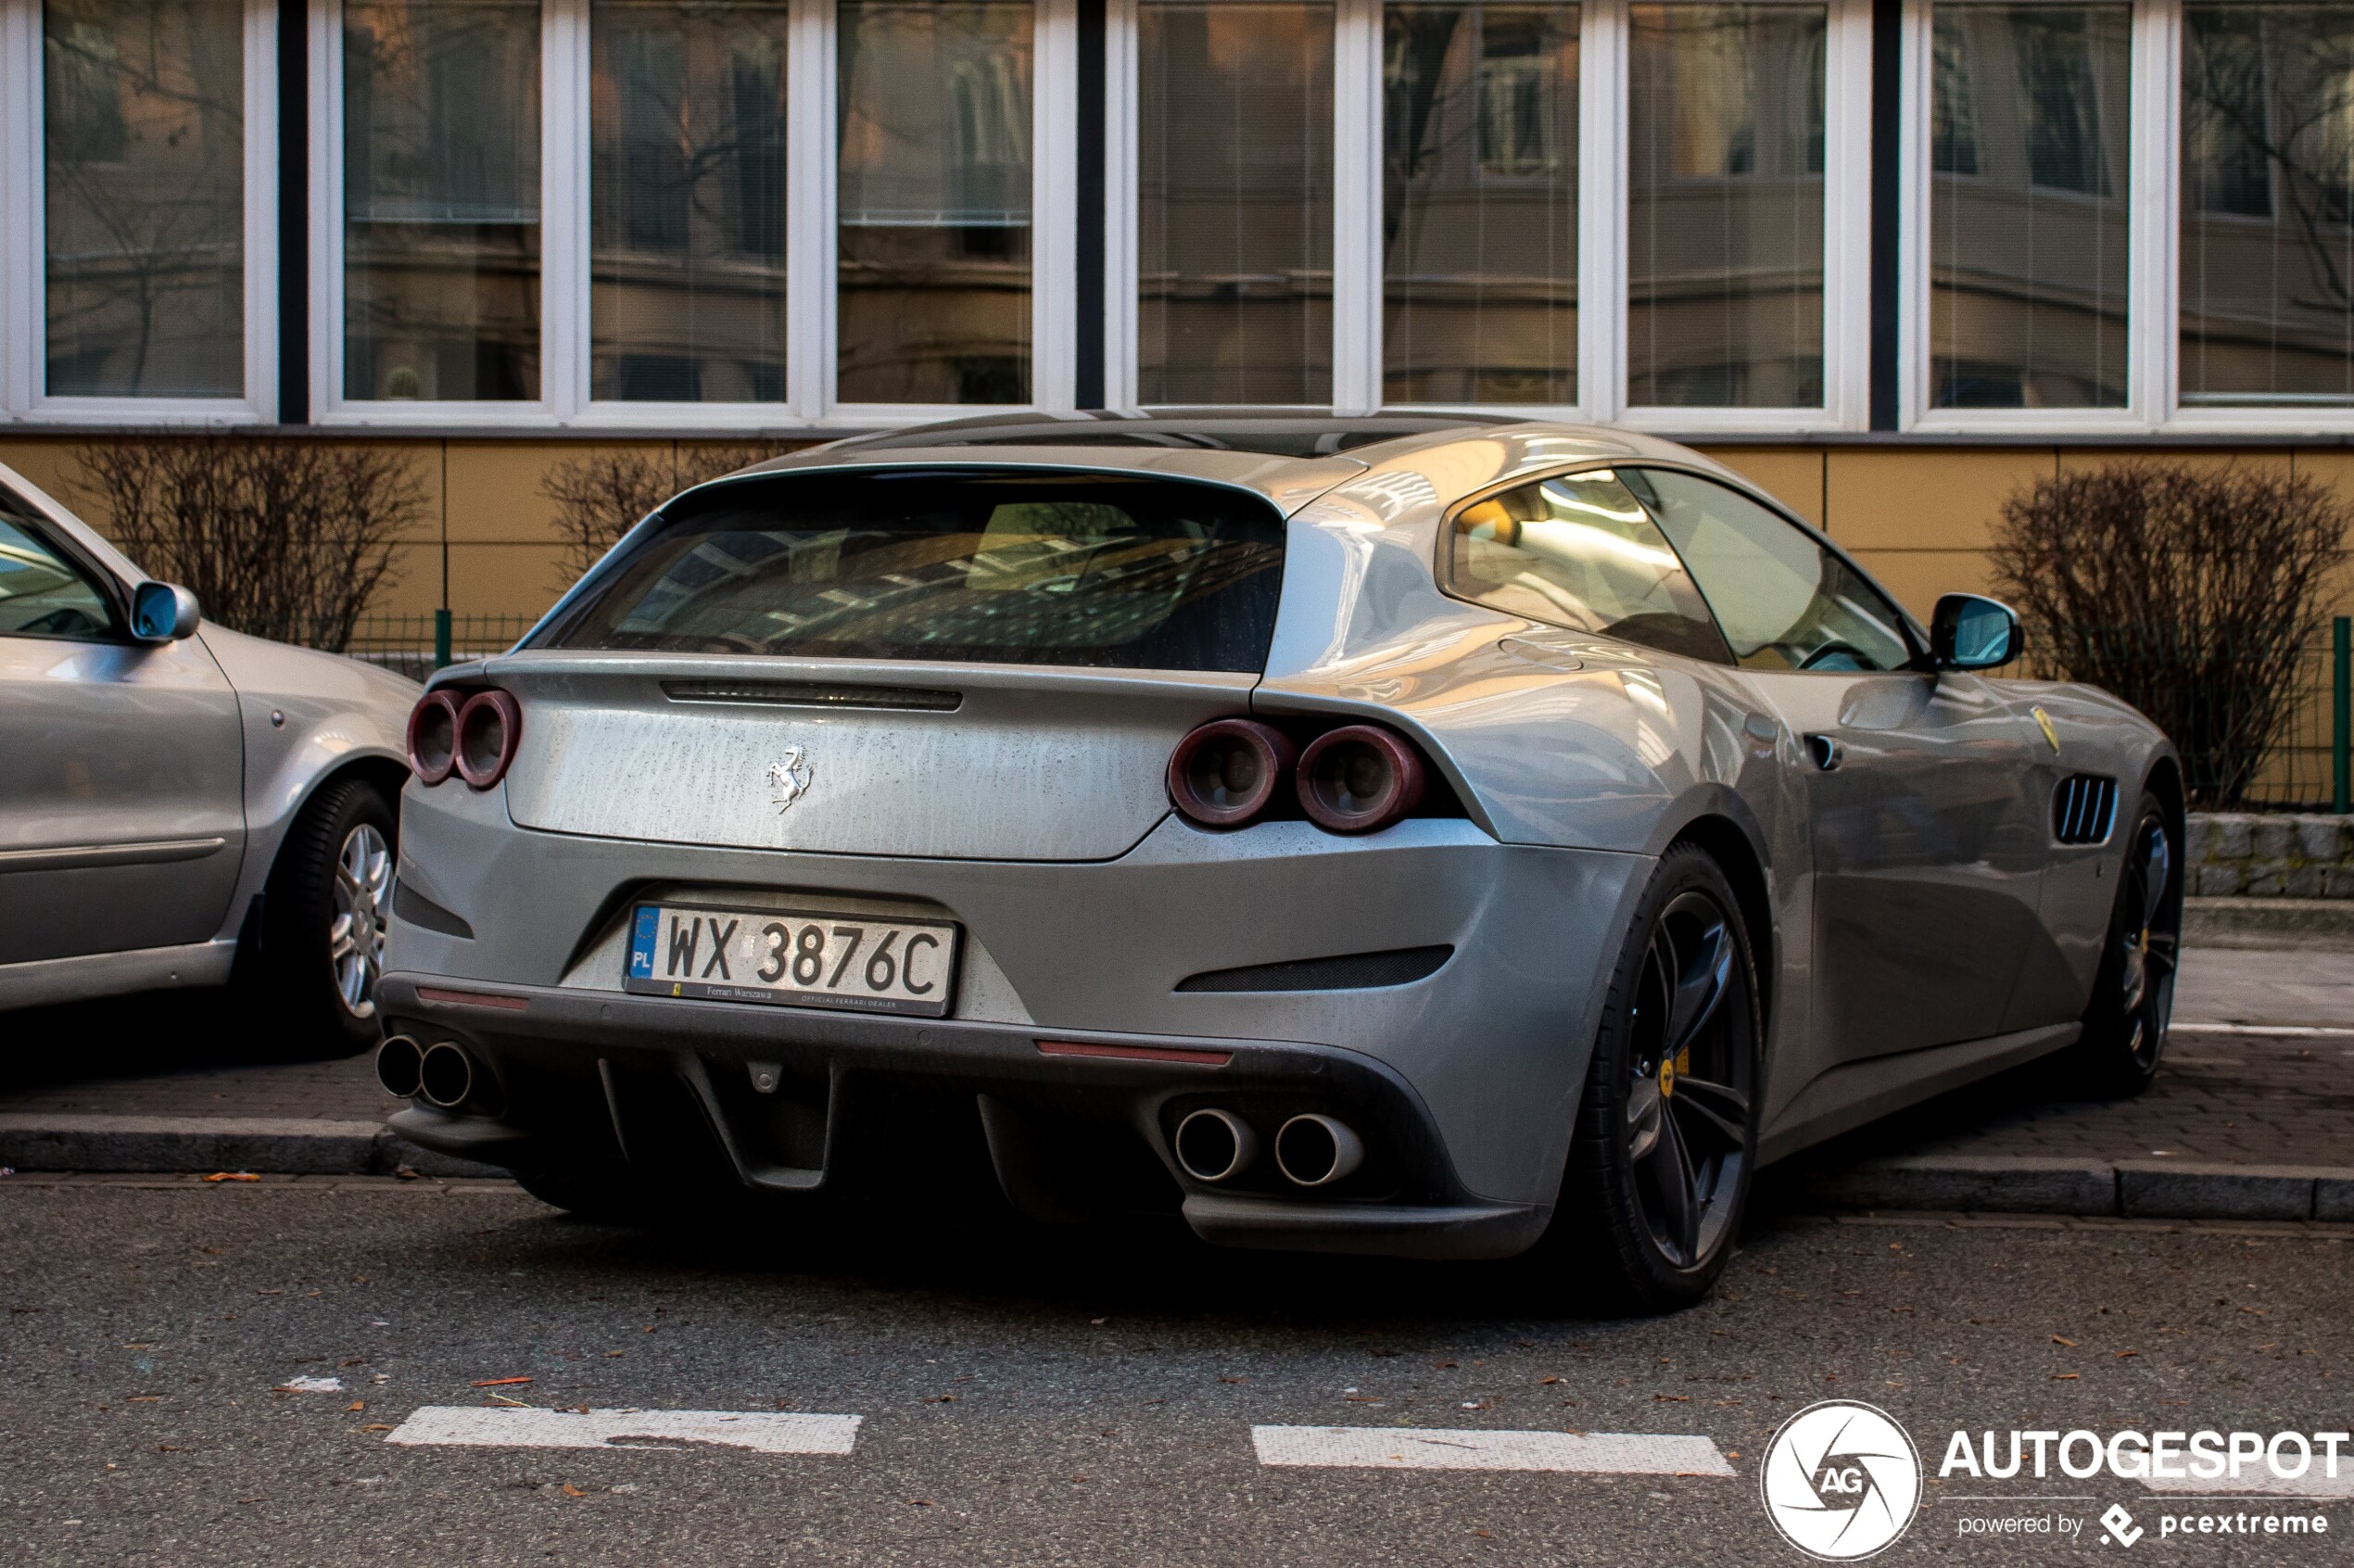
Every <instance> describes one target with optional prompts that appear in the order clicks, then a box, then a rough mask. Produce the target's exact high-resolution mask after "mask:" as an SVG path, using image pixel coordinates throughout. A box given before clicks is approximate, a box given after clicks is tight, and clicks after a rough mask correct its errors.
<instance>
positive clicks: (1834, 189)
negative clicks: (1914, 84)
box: [1823, 0, 1872, 430]
mask: <svg viewBox="0 0 2354 1568" xmlns="http://www.w3.org/2000/svg"><path fill="white" fill-rule="evenodd" d="M1824 25H1825V29H1826V37H1825V39H1824V59H1823V99H1824V103H1823V120H1824V124H1823V417H1824V419H1825V420H1826V421H1827V422H1828V423H1829V424H1830V425H1831V426H1832V427H1833V428H1834V429H1840V430H1862V429H1866V428H1868V427H1869V425H1870V424H1871V407H1872V388H1871V371H1872V317H1871V305H1872V223H1871V207H1872V157H1871V148H1872V142H1871V125H1872V6H1871V0H1830V12H1829V16H1827V17H1826V18H1825V19H1824Z"/></svg>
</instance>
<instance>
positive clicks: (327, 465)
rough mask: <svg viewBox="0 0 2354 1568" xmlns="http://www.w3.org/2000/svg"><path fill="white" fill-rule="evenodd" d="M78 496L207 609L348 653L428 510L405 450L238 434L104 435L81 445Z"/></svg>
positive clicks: (259, 633)
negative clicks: (403, 543) (399, 551)
mask: <svg viewBox="0 0 2354 1568" xmlns="http://www.w3.org/2000/svg"><path fill="white" fill-rule="evenodd" d="M81 470H82V471H81V475H80V477H79V479H78V481H76V482H75V483H74V484H73V486H72V488H73V489H74V491H75V493H76V495H77V497H78V498H80V499H84V500H86V501H88V502H90V503H94V510H95V509H103V511H104V512H106V513H107V514H108V515H109V516H110V518H111V533H112V536H113V538H114V541H115V543H116V544H117V545H119V546H120V548H121V549H122V551H123V553H125V554H126V555H129V556H130V557H131V558H132V559H133V560H134V561H136V562H138V563H139V564H140V566H141V567H142V568H143V569H145V570H146V571H148V572H152V573H154V574H155V575H157V576H158V577H162V578H166V579H168V580H170V581H172V582H176V583H182V584H184V585H186V586H187V587H188V588H191V589H193V590H195V593H196V600H197V601H198V602H199V603H201V604H202V605H203V606H204V613H205V616H206V618H207V619H208V620H211V621H214V622H217V623H219V624H220V625H221V626H228V627H230V628H231V629H233V630H235V631H241V632H247V633H250V634H251V635H253V636H255V637H266V638H270V639H273V640H275V641H280V642H293V643H299V644H301V645H303V646H305V647H310V648H324V649H327V650H329V651H334V652H338V653H339V652H342V651H344V649H345V648H346V647H348V645H349V643H350V641H351V628H352V624H353V623H354V622H355V621H357V620H358V619H359V617H360V612H361V609H362V608H364V607H365V606H366V604H367V603H368V601H369V600H370V599H372V598H373V597H374V595H375V594H376V592H377V590H378V589H380V588H388V587H390V586H391V585H392V584H393V583H394V582H395V581H397V580H398V577H397V575H396V574H395V573H394V571H393V569H392V557H393V551H394V550H395V549H396V548H397V547H398V545H399V541H400V537H401V536H402V535H403V534H404V533H406V532H407V531H408V530H409V529H410V528H411V526H412V525H415V524H416V523H418V522H419V521H420V520H421V519H422V518H423V516H424V511H425V496H424V489H423V487H420V486H419V485H418V483H417V481H416V478H415V476H414V475H413V474H411V472H410V470H409V466H408V464H407V463H406V462H403V461H402V460H401V457H400V454H399V452H397V451H388V450H386V449H382V448H369V447H346V446H336V445H333V444H330V443H327V442H323V441H308V440H286V439H283V438H275V439H273V438H271V437H267V436H244V435H235V434H209V435H165V434H155V435H140V436H120V437H109V438H108V439H106V440H103V441H98V442H95V443H93V444H92V445H91V446H89V447H88V448H86V449H83V451H82V454H81Z"/></svg>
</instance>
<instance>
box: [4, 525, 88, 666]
mask: <svg viewBox="0 0 2354 1568" xmlns="http://www.w3.org/2000/svg"><path fill="white" fill-rule="evenodd" d="M114 632H115V614H114V607H113V606H112V605H110V604H108V602H107V596H106V595H105V594H103V593H101V592H99V591H98V588H97V587H96V585H95V584H94V583H92V582H91V581H90V579H89V577H88V576H87V575H85V574H84V573H83V572H82V568H81V567H79V566H77V565H76V564H74V563H73V562H72V561H70V559H68V558H67V557H66V556H64V555H62V554H60V553H59V552H58V551H57V550H54V549H52V548H51V547H50V545H49V544H48V543H47V541H46V540H44V538H43V537H41V534H40V531H39V530H38V529H37V528H36V527H35V525H34V524H33V522H32V508H30V507H28V506H26V505H25V504H24V503H23V502H21V501H19V500H18V499H16V498H15V497H13V496H11V495H9V494H8V493H7V492H6V491H5V490H0V637H63V638H72V639H77V640H82V641H92V640H96V639H104V638H110V637H112V636H113V635H114Z"/></svg>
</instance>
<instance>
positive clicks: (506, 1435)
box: [385, 1405, 863, 1454]
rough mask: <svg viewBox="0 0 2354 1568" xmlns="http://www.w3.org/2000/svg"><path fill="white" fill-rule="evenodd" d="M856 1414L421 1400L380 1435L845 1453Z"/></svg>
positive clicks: (519, 1444) (473, 1443)
mask: <svg viewBox="0 0 2354 1568" xmlns="http://www.w3.org/2000/svg"><path fill="white" fill-rule="evenodd" d="M861 1419H863V1418H861V1417H858V1416H854V1415H798V1414H791V1413H788V1412H784V1411H773V1410H589V1411H586V1412H584V1411H580V1410H539V1409H537V1408H535V1407H531V1406H483V1405H427V1406H425V1407H424V1409H423V1410H418V1411H417V1412H416V1413H415V1414H413V1415H411V1417H410V1418H409V1419H408V1420H407V1421H404V1422H402V1423H400V1424H399V1426H397V1427H395V1428H394V1429H393V1430H392V1431H391V1432H389V1433H387V1434H386V1435H385V1441H386V1442H387V1443H409V1444H448V1445H453V1446H458V1447H465V1448H665V1447H668V1446H670V1445H672V1444H675V1443H709V1444H713V1445H715V1446H716V1447H719V1448H749V1449H751V1450H752V1451H753V1452H754V1453H758V1454H846V1453H848V1452H850V1450H851V1448H852V1447H853V1446H854V1444H855V1443H856V1442H857V1440H858V1423H859V1422H860V1420H861Z"/></svg>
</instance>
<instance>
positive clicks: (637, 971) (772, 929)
mask: <svg viewBox="0 0 2354 1568" xmlns="http://www.w3.org/2000/svg"><path fill="white" fill-rule="evenodd" d="M959 934H960V932H959V930H958V929H957V928H956V927H955V926H948V925H932V924H929V923H926V922H921V921H914V920H877V919H872V918H868V917H863V916H855V915H826V914H821V913H816V912H814V911H808V910H778V909H711V908H701V907H693V906H688V905H681V904H639V905H638V908H637V912H636V914H635V915H634V916H633V917H631V921H630V928H629V967H628V972H627V974H626V976H625V977H624V980H623V986H624V989H626V990H628V991H634V992H636V993H639V994H640V995H644V996H700V997H707V998H712V999H715V1000H718V1001H723V1002H766V1003H770V1004H773V1005H778V1006H786V1007H842V1008H848V1009H850V1010H851V1011H854V1012H861V1013H913V1014H916V1015H918V1016H919V1017H923V1018H945V1017H946V1016H947V1014H948V1002H949V998H950V996H951V995H952V994H954V993H955V989H956V946H957V938H958V936H959Z"/></svg>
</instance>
